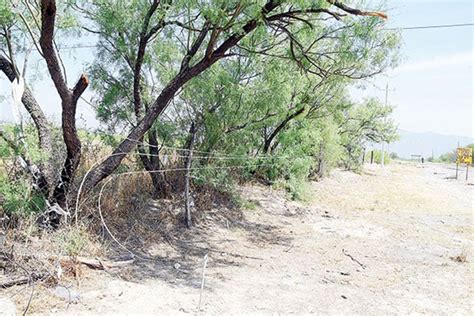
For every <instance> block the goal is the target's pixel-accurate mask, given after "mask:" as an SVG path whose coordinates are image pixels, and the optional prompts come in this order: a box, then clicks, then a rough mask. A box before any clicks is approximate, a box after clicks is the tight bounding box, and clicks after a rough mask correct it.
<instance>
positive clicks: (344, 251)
mask: <svg viewBox="0 0 474 316" xmlns="http://www.w3.org/2000/svg"><path fill="white" fill-rule="evenodd" d="M342 253H343V254H344V255H346V256H348V257H349V258H351V260H352V261H354V262H356V263H357V264H359V265H360V266H361V267H362V269H365V268H366V266H365V264H363V263H361V262H360V261H359V260H357V259H356V258H354V257H353V256H352V255H351V254H350V253H348V252H347V250H345V249H344V248H343V249H342Z"/></svg>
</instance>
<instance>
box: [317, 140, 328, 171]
mask: <svg viewBox="0 0 474 316" xmlns="http://www.w3.org/2000/svg"><path fill="white" fill-rule="evenodd" d="M325 172H326V166H325V159H324V144H323V142H321V144H320V145H319V155H318V172H317V174H318V177H319V178H322V177H323V176H324V173H325Z"/></svg>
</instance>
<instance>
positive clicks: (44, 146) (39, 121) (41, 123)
mask: <svg viewBox="0 0 474 316" xmlns="http://www.w3.org/2000/svg"><path fill="white" fill-rule="evenodd" d="M0 70H1V71H2V72H3V73H4V74H5V76H6V77H7V78H8V80H10V82H13V81H14V80H16V79H17V77H16V73H15V71H14V70H13V65H12V64H11V63H10V62H9V61H8V60H7V59H6V58H5V57H4V56H1V55H0ZM21 101H22V103H23V105H24V106H25V109H26V111H27V112H28V114H29V115H30V116H31V118H32V120H33V123H34V124H35V128H36V131H37V132H38V142H39V148H40V149H41V151H42V152H43V153H44V154H46V157H47V158H46V160H45V161H44V162H43V163H42V166H41V172H42V174H43V176H42V177H41V178H42V180H41V181H40V182H41V183H39V184H38V185H39V187H40V189H41V192H42V193H43V194H45V196H46V197H49V195H50V193H51V192H52V191H53V189H54V186H55V185H56V176H55V171H54V164H53V161H52V153H53V142H52V134H51V129H50V128H49V122H48V120H47V119H46V115H45V114H44V113H43V110H42V109H41V107H40V105H39V104H38V102H37V101H36V99H35V97H34V96H33V93H32V92H31V90H30V89H29V88H28V86H27V85H26V84H25V91H24V92H23V96H22V98H21Z"/></svg>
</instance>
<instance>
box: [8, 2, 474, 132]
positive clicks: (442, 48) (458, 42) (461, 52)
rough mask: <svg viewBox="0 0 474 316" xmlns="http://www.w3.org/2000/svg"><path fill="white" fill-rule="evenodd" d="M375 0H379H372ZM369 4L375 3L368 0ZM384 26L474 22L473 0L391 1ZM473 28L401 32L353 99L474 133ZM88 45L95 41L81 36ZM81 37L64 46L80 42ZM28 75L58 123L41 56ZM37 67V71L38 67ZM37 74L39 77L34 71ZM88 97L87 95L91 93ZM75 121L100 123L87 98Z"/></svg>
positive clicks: (82, 62)
mask: <svg viewBox="0 0 474 316" xmlns="http://www.w3.org/2000/svg"><path fill="white" fill-rule="evenodd" d="M371 2H372V3H378V2H380V1H378V0H372V1H371ZM367 5H368V7H370V2H368V4H367ZM387 7H388V10H387V13H388V15H389V19H388V21H387V22H386V23H387V27H395V28H399V27H411V26H425V25H442V24H460V23H473V22H474V21H473V15H474V12H473V10H474V7H473V1H472V0H449V1H441V0H388V1H387ZM473 33H474V27H473V26H467V27H456V28H444V29H423V30H404V31H402V47H401V52H400V54H401V62H400V65H399V66H398V67H397V68H396V69H393V70H389V71H388V72H387V73H386V74H383V75H379V76H377V77H376V78H374V79H373V80H371V81H370V83H367V84H366V85H365V89H359V88H353V89H352V90H351V94H352V98H353V99H354V100H356V101H360V100H362V99H363V98H365V97H374V96H375V97H378V98H380V99H381V100H384V98H385V91H384V89H385V86H386V85H387V84H388V86H389V94H388V102H389V103H390V104H391V105H393V106H394V107H395V110H394V113H393V117H394V120H395V121H396V122H397V123H398V125H399V128H401V129H403V130H407V131H412V132H435V133H440V134H446V135H459V136H468V137H474V134H473V116H474V113H473V90H474V85H473V60H474V50H473V35H474V34H473ZM80 41H82V42H80V43H81V44H84V41H85V42H87V43H85V44H90V39H89V40H87V39H82V40H80ZM78 43H79V42H78V40H77V39H76V40H75V41H74V42H71V43H62V45H66V46H73V45H76V44H78ZM62 57H63V59H64V63H65V64H66V66H67V68H68V79H69V85H70V86H72V85H73V83H74V82H75V81H76V80H77V79H78V78H79V76H80V74H81V73H82V72H86V70H87V65H88V63H90V62H91V61H92V59H93V49H74V50H67V51H64V52H63V53H62ZM30 61H31V62H30V64H29V74H30V76H29V78H28V82H32V84H31V85H32V86H33V90H34V92H35V96H36V97H37V99H38V101H39V103H40V104H41V105H42V106H43V107H44V109H45V112H46V113H47V115H48V116H49V117H51V118H53V119H54V120H55V121H59V119H60V101H59V98H58V96H57V93H56V91H55V89H54V87H53V85H52V82H51V79H50V78H49V76H48V75H47V74H46V73H45V68H44V67H42V66H39V64H40V63H41V61H40V59H39V56H38V55H37V53H33V55H32V56H31V57H30ZM38 70H39V71H38ZM33 74H34V75H33ZM10 89H11V86H10V84H9V82H8V81H7V80H5V78H4V76H0V95H3V96H4V98H3V99H4V102H1V100H0V102H1V103H0V120H8V121H10V120H12V117H13V116H12V109H11V107H10V103H11V102H9V101H10V94H11V92H10ZM84 97H85V98H87V99H89V98H91V97H93V96H92V94H91V92H89V91H87V92H86V93H85V94H84ZM78 124H79V125H80V126H83V127H90V128H94V127H97V124H98V123H97V121H96V120H95V114H94V110H93V109H92V108H91V106H90V105H88V104H87V103H86V102H84V101H80V103H79V106H78Z"/></svg>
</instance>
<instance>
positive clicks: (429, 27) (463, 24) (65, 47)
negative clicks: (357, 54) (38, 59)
mask: <svg viewBox="0 0 474 316" xmlns="http://www.w3.org/2000/svg"><path fill="white" fill-rule="evenodd" d="M467 26H474V23H459V24H439V25H419V26H405V27H390V28H386V29H385V30H391V31H395V30H426V29H442V28H453V27H467ZM97 47H100V45H74V46H64V47H59V49H60V50H63V49H82V48H97Z"/></svg>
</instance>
